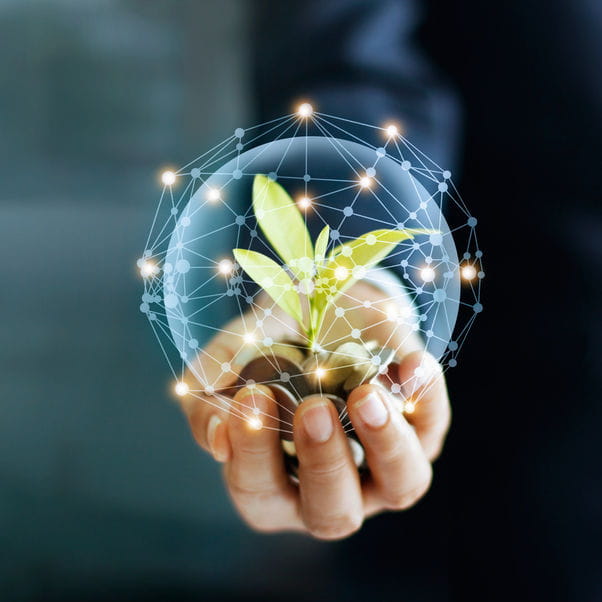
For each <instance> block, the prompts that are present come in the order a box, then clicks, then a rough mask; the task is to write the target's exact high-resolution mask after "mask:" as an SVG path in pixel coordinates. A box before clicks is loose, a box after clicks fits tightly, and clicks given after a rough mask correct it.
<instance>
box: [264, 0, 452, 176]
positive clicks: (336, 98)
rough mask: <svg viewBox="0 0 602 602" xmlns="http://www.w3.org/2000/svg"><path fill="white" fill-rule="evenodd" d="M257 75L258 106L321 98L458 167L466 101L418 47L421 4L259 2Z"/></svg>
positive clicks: (335, 110) (287, 106)
mask: <svg viewBox="0 0 602 602" xmlns="http://www.w3.org/2000/svg"><path fill="white" fill-rule="evenodd" d="M254 7H255V12H254V35H253V40H254V44H253V48H254V54H253V73H254V85H255V92H256V98H257V100H258V107H257V109H258V111H259V114H260V117H261V119H262V120H263V119H265V120H267V119H270V118H272V117H275V116H278V115H282V114H285V113H288V112H290V111H291V108H292V106H293V105H294V102H295V101H296V100H298V99H305V98H307V99H311V101H312V103H314V104H315V106H316V107H317V108H318V110H320V111H321V112H323V113H331V114H334V115H337V116H340V117H345V118H349V119H354V120H357V121H364V122H367V123H371V124H375V125H378V124H380V123H385V122H386V121H387V120H396V121H400V122H401V123H402V126H403V129H404V132H405V135H406V136H407V137H408V138H409V139H410V140H411V141H412V143H413V144H415V145H416V146H417V147H418V148H420V149H421V150H422V151H423V152H425V153H426V154H427V155H428V156H430V157H431V158H432V159H434V160H435V161H436V162H437V163H438V164H440V165H445V166H446V168H448V169H451V170H452V171H453V170H454V169H455V168H456V167H457V146H458V132H459V120H460V114H459V105H458V103H457V101H456V98H455V96H454V94H453V93H452V91H451V90H450V88H449V87H448V86H446V85H445V84H444V83H443V82H442V80H441V77H440V76H439V75H438V74H437V73H436V72H435V70H434V69H433V68H432V66H431V65H430V64H429V63H428V61H427V60H426V58H425V56H423V54H422V53H421V52H420V50H419V48H418V47H417V44H416V43H415V36H416V33H417V28H418V26H419V25H420V22H421V16H422V15H421V6H420V5H419V4H418V2H416V1H414V0H306V1H300V0H287V1H286V2H283V1H282V0H256V2H255V3H254Z"/></svg>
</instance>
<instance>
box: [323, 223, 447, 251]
mask: <svg viewBox="0 0 602 602" xmlns="http://www.w3.org/2000/svg"><path fill="white" fill-rule="evenodd" d="M377 232H402V233H403V234H404V236H403V237H402V238H401V239H400V240H399V242H402V241H403V240H407V239H413V238H414V236H418V235H420V234H437V233H438V232H439V230H431V229H429V228H405V229H404V230H373V231H372V232H366V234H364V235H363V236H360V237H359V238H356V239H354V240H351V241H349V242H346V243H343V244H340V245H339V246H338V247H335V248H333V249H332V251H331V252H330V253H329V254H328V257H329V258H331V257H334V256H335V255H338V254H339V253H341V251H342V250H343V247H349V246H350V245H353V244H354V243H357V242H358V241H361V239H362V238H364V237H365V236H368V235H369V234H376V233H377ZM360 244H362V243H360ZM396 244H397V243H396Z"/></svg>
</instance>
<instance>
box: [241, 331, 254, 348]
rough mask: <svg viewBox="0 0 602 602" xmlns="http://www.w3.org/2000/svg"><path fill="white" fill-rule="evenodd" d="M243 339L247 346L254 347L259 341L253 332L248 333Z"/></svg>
mask: <svg viewBox="0 0 602 602" xmlns="http://www.w3.org/2000/svg"><path fill="white" fill-rule="evenodd" d="M242 338H243V341H244V342H245V343H246V344H247V345H252V344H253V343H254V342H255V341H256V340H257V339H256V338H255V334H254V333H252V332H246V333H245V334H244V336H243V337H242Z"/></svg>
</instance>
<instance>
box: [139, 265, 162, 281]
mask: <svg viewBox="0 0 602 602" xmlns="http://www.w3.org/2000/svg"><path fill="white" fill-rule="evenodd" d="M158 272H159V268H158V267H157V266H156V265H155V264H154V263H153V262H152V261H145V262H144V263H143V264H142V265H141V266H140V274H141V275H142V277H143V278H150V277H151V276H154V275H155V274H157V273H158Z"/></svg>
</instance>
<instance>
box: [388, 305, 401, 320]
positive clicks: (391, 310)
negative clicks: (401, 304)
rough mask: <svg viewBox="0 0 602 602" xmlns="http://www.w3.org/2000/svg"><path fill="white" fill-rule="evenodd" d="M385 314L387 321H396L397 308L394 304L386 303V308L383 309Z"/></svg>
mask: <svg viewBox="0 0 602 602" xmlns="http://www.w3.org/2000/svg"><path fill="white" fill-rule="evenodd" d="M385 312H386V313H387V319H389V320H396V319H397V315H398V308H397V305H395V304H394V303H387V306H386V307H385Z"/></svg>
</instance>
